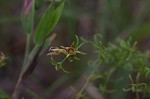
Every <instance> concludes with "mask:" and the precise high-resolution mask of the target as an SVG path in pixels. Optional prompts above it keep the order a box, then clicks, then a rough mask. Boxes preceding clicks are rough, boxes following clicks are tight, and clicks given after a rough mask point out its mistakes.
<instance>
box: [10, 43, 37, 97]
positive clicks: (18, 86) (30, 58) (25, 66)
mask: <svg viewBox="0 0 150 99" xmlns="http://www.w3.org/2000/svg"><path fill="white" fill-rule="evenodd" d="M39 47H40V46H39V45H35V47H34V48H33V50H32V51H31V53H30V54H28V55H29V56H27V59H26V61H25V60H24V63H23V66H22V69H21V72H20V75H19V79H18V81H17V84H16V87H15V90H14V92H13V94H12V97H11V99H18V97H19V94H20V92H21V89H22V87H23V86H22V82H23V78H22V77H23V75H24V73H25V72H26V70H27V69H28V68H29V66H30V64H31V63H32V62H33V59H34V57H35V55H36V53H37V52H38V50H39Z"/></svg>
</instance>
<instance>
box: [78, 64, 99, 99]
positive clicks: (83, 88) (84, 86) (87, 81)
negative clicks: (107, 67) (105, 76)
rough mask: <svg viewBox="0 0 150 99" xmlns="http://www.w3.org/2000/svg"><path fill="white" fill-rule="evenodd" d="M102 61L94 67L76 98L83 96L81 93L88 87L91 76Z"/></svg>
mask: <svg viewBox="0 0 150 99" xmlns="http://www.w3.org/2000/svg"><path fill="white" fill-rule="evenodd" d="M99 64H100V62H98V63H97V65H96V66H95V68H94V69H93V71H92V72H91V74H90V75H89V76H88V78H87V79H86V82H85V83H84V85H83V87H82V88H81V89H80V91H79V92H78V94H77V96H76V99H79V98H80V97H81V94H82V93H83V91H84V90H85V88H86V87H87V85H88V83H89V82H90V80H91V78H92V77H93V75H94V73H95V71H96V70H97V67H98V66H99Z"/></svg>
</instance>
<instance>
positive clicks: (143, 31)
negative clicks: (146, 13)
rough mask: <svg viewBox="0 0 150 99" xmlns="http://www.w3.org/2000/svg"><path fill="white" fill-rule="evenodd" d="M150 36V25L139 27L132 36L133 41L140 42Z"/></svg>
mask: <svg viewBox="0 0 150 99" xmlns="http://www.w3.org/2000/svg"><path fill="white" fill-rule="evenodd" d="M149 35H150V23H148V24H145V25H144V26H141V27H139V28H138V29H136V30H135V31H133V33H132V34H131V37H132V39H133V40H139V39H142V38H145V37H147V36H149Z"/></svg>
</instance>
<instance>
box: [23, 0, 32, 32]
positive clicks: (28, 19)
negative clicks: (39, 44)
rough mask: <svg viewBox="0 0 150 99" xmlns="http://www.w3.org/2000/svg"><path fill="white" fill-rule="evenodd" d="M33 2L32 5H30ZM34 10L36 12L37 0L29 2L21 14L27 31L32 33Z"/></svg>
mask: <svg viewBox="0 0 150 99" xmlns="http://www.w3.org/2000/svg"><path fill="white" fill-rule="evenodd" d="M31 3H32V5H31V7H30V4H31ZM28 8H29V9H28ZM28 10H29V11H28ZM34 12H35V0H32V1H31V2H29V4H28V5H27V7H26V8H24V11H23V13H22V15H21V20H22V25H23V28H24V31H25V32H26V33H32V29H33V23H34Z"/></svg>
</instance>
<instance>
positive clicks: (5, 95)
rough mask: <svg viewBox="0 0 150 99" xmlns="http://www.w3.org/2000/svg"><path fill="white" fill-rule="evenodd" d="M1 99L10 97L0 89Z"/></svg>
mask: <svg viewBox="0 0 150 99" xmlns="http://www.w3.org/2000/svg"><path fill="white" fill-rule="evenodd" d="M0 99H10V96H8V95H7V94H6V93H5V92H4V91H3V90H2V89H0Z"/></svg>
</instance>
